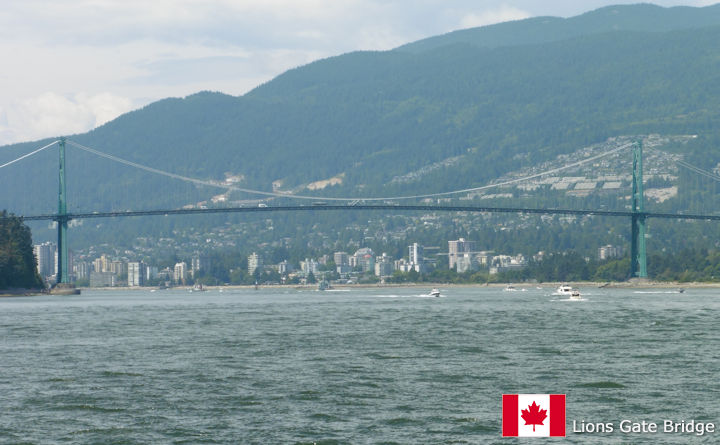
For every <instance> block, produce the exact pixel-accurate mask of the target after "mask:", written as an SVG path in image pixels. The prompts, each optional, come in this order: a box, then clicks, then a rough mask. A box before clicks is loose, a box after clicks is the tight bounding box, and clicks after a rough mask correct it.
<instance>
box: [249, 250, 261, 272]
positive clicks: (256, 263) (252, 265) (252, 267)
mask: <svg viewBox="0 0 720 445" xmlns="http://www.w3.org/2000/svg"><path fill="white" fill-rule="evenodd" d="M262 267H263V260H262V257H261V256H260V255H258V254H257V253H255V252H253V253H252V255H250V256H249V257H248V273H249V274H250V275H254V274H255V271H256V270H257V269H260V270H261V271H262Z"/></svg>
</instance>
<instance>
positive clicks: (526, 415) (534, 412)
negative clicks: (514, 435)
mask: <svg viewBox="0 0 720 445" xmlns="http://www.w3.org/2000/svg"><path fill="white" fill-rule="evenodd" d="M528 408H530V409H529V410H527V409H524V410H522V411H520V412H521V413H522V415H521V416H520V417H522V418H523V420H524V421H525V425H532V426H533V432H535V425H542V424H543V421H544V420H545V419H546V418H547V410H546V409H540V405H537V404H536V403H535V401H534V400H533V403H532V405H528Z"/></svg>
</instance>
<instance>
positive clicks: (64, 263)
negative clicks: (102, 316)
mask: <svg viewBox="0 0 720 445" xmlns="http://www.w3.org/2000/svg"><path fill="white" fill-rule="evenodd" d="M59 146H60V176H59V191H58V213H57V217H56V218H55V221H56V222H57V227H58V237H57V252H58V255H57V278H56V281H57V284H69V283H70V279H69V278H68V246H67V226H68V220H69V218H68V217H67V200H66V192H67V190H66V187H65V138H61V139H60V143H59Z"/></svg>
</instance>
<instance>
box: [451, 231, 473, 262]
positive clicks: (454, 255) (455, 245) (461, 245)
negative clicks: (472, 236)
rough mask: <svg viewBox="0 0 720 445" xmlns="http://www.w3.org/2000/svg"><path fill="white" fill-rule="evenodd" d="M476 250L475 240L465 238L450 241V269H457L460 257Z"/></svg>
mask: <svg viewBox="0 0 720 445" xmlns="http://www.w3.org/2000/svg"><path fill="white" fill-rule="evenodd" d="M474 250H475V241H466V240H465V238H460V239H458V240H455V241H448V266H449V267H450V269H455V267H456V264H457V261H458V259H459V258H461V257H463V256H464V255H465V254H466V253H468V254H469V253H472V252H473V251H474Z"/></svg>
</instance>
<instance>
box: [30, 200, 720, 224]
mask: <svg viewBox="0 0 720 445" xmlns="http://www.w3.org/2000/svg"><path fill="white" fill-rule="evenodd" d="M338 210H340V211H342V210H385V211H391V212H400V211H425V212H427V211H432V212H474V213H528V214H545V215H578V216H582V215H597V216H621V217H633V216H634V217H641V218H643V217H644V218H665V219H686V220H688V219H694V220H707V221H713V220H720V215H697V214H674V213H655V212H631V211H614V210H573V209H532V208H514V207H477V206H457V205H447V206H446V205H394V204H357V205H328V204H324V203H323V204H313V205H298V206H267V207H226V208H210V209H165V210H135V211H124V212H91V213H67V214H66V215H64V216H63V215H58V214H46V215H31V216H24V217H22V218H23V219H24V220H25V221H40V220H52V221H60V220H65V221H69V220H72V219H88V218H115V217H128V216H160V215H162V216H167V215H196V214H205V213H264V212H307V211H338Z"/></svg>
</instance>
